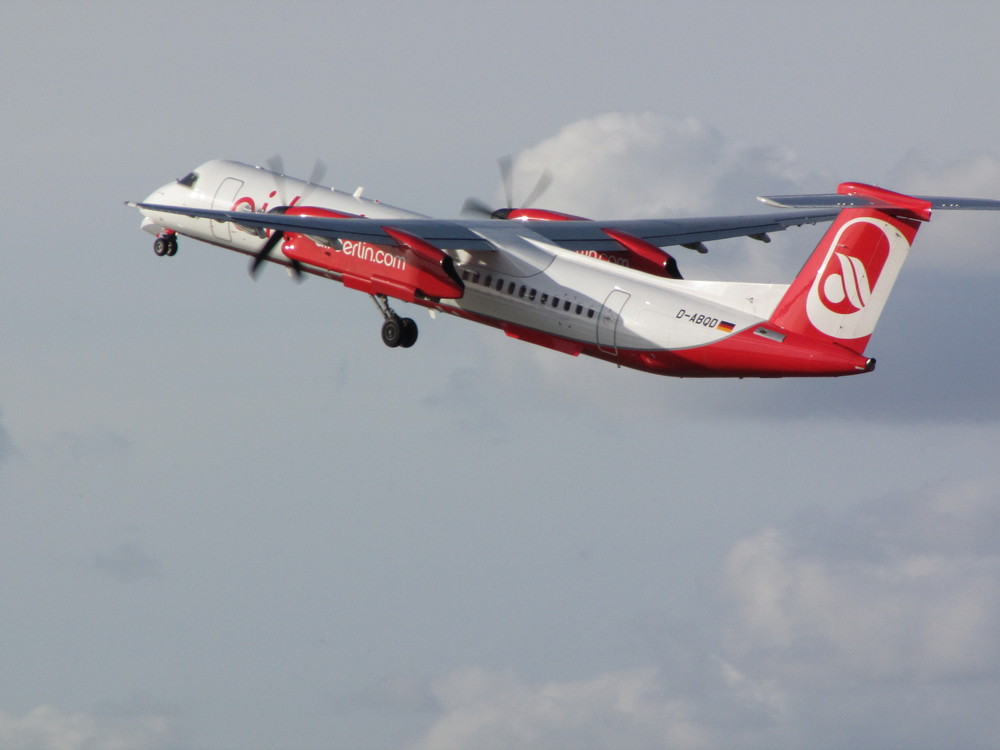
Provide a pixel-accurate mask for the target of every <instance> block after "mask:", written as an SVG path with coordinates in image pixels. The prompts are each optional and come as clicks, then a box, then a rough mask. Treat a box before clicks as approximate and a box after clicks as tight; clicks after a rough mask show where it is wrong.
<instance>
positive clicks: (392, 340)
mask: <svg viewBox="0 0 1000 750" xmlns="http://www.w3.org/2000/svg"><path fill="white" fill-rule="evenodd" d="M382 343H383V344H385V345H386V346H388V347H389V348H391V349H395V348H396V347H397V346H399V345H400V344H401V343H403V323H402V321H401V320H400V319H399V318H397V317H395V316H393V317H391V318H388V319H387V320H386V321H385V323H383V324H382Z"/></svg>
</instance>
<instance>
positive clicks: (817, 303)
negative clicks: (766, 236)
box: [771, 183, 931, 354]
mask: <svg viewBox="0 0 1000 750" xmlns="http://www.w3.org/2000/svg"><path fill="white" fill-rule="evenodd" d="M837 192H838V193H839V194H841V195H862V196H864V197H866V198H869V199H871V201H870V203H871V205H866V206H864V207H858V208H844V209H843V210H841V212H840V214H839V215H838V216H837V218H836V219H835V220H834V222H833V225H832V226H831V227H830V229H829V230H828V231H827V233H826V234H825V235H824V236H823V239H822V240H821V241H820V243H819V245H817V246H816V249H815V250H814V251H813V254H812V255H811V256H810V257H809V260H807V261H806V264H805V266H803V267H802V270H801V271H800V272H799V275H798V276H796V277H795V280H794V281H793V282H792V284H791V286H790V287H789V288H788V291H787V292H786V293H785V296H784V297H782V299H781V301H780V302H779V303H778V306H777V308H775V311H774V315H772V316H771V323H773V324H774V325H776V326H780V327H782V328H784V329H785V330H788V331H794V332H796V333H803V334H806V335H808V336H812V337H816V338H821V339H825V340H827V341H833V342H836V343H839V344H842V345H844V346H847V347H849V348H850V349H853V350H854V351H856V352H858V353H859V354H863V353H864V350H865V346H866V345H867V344H868V339H869V338H871V334H872V331H873V330H875V324H876V323H877V322H878V318H879V315H880V314H881V313H882V308H883V307H885V302H886V300H887V299H888V298H889V292H890V291H892V286H893V284H894V283H895V281H896V277H897V276H898V274H899V269H900V268H901V267H902V265H903V261H904V260H906V256H907V253H908V251H909V249H910V245H911V244H912V243H913V238H914V237H915V236H916V234H917V229H918V228H919V227H920V223H921V222H922V221H928V220H929V219H930V213H931V204H930V202H928V201H925V200H920V199H918V198H912V197H910V196H906V195H901V194H899V193H893V192H890V191H888V190H882V189H881V188H876V187H872V186H871V185H862V184H858V183H843V184H841V185H840V186H838V188H837Z"/></svg>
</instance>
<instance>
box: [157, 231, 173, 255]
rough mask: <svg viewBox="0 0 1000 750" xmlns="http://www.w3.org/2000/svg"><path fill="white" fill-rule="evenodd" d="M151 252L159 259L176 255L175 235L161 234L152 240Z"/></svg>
mask: <svg viewBox="0 0 1000 750" xmlns="http://www.w3.org/2000/svg"><path fill="white" fill-rule="evenodd" d="M153 252H154V253H156V254H157V255H159V256H160V257H163V256H164V255H167V256H171V255H177V235H176V234H174V233H173V232H164V233H163V234H161V235H160V236H159V237H157V238H156V239H155V240H153Z"/></svg>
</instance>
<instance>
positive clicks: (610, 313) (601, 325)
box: [597, 289, 632, 354]
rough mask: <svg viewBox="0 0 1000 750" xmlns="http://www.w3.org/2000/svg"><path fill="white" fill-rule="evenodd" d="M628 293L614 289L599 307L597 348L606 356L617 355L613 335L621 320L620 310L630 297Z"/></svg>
mask: <svg viewBox="0 0 1000 750" xmlns="http://www.w3.org/2000/svg"><path fill="white" fill-rule="evenodd" d="M631 296H632V295H630V294H629V293H628V292H623V291H622V290H621V289H615V290H614V291H613V292H611V294H609V295H608V298H607V299H606V300H604V304H603V305H602V306H601V312H600V314H598V316H597V348H598V349H600V350H601V351H602V352H607V353H608V354H617V353H618V346H617V345H616V343H615V333H616V332H617V330H618V321H620V320H621V312H622V308H623V307H625V303H626V302H628V299H629V297H631Z"/></svg>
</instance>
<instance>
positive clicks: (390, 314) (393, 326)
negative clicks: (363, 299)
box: [371, 294, 417, 349]
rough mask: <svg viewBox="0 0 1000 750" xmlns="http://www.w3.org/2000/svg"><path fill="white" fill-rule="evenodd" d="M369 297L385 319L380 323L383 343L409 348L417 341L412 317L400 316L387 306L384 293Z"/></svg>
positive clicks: (387, 300)
mask: <svg viewBox="0 0 1000 750" xmlns="http://www.w3.org/2000/svg"><path fill="white" fill-rule="evenodd" d="M371 298H372V300H374V302H375V306H376V307H377V308H378V309H379V312H380V313H382V317H383V318H384V319H385V322H384V323H383V324H382V343H383V344H385V345H386V346H388V347H391V348H393V349H394V348H396V347H397V346H401V347H403V348H404V349H409V348H410V347H411V346H413V345H414V344H415V343H417V324H416V323H414V322H413V319H412V318H400V317H399V316H398V315H397V314H396V313H395V311H394V310H393V309H392V308H391V307H389V299H388V297H386V296H385V295H384V294H373V295H371Z"/></svg>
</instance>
